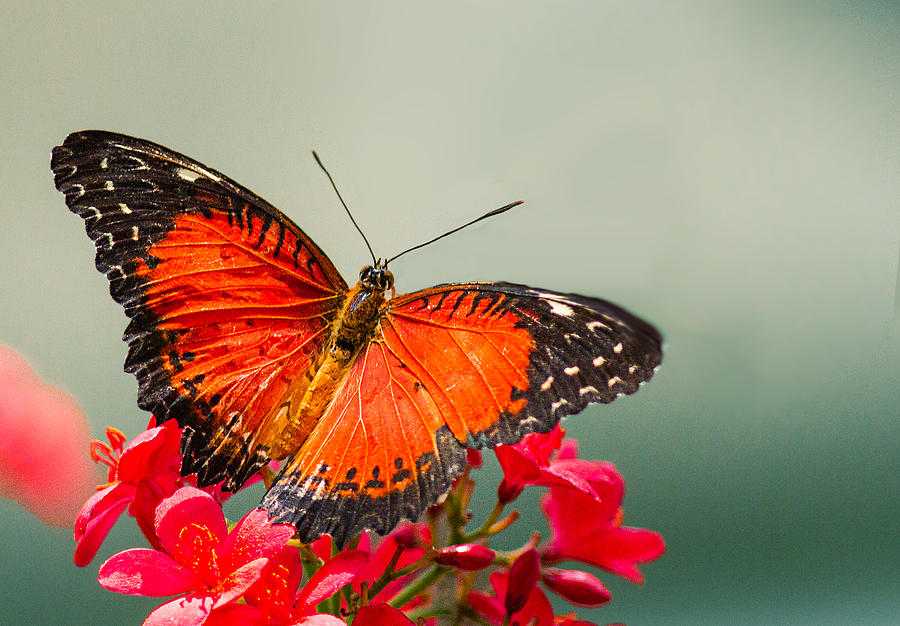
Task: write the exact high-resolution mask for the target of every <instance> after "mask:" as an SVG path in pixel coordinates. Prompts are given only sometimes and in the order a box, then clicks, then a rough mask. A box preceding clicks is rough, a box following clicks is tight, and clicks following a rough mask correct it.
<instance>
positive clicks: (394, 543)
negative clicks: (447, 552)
mask: <svg viewBox="0 0 900 626" xmlns="http://www.w3.org/2000/svg"><path fill="white" fill-rule="evenodd" d="M363 537H364V538H365V537H366V535H365V534H363ZM360 543H362V542H360ZM426 547H431V531H430V529H429V528H428V524H424V523H418V524H413V523H411V522H406V523H403V524H400V525H399V526H397V528H396V529H394V531H393V532H392V533H391V534H389V535H388V536H386V537H385V538H384V539H382V540H381V543H379V544H378V547H377V548H376V549H375V552H374V553H373V554H372V559H371V560H370V561H369V564H368V565H367V566H366V567H365V569H364V570H363V571H362V572H360V576H359V580H360V581H362V580H368V581H374V580H377V579H378V578H379V577H381V575H382V574H383V573H384V570H385V569H387V567H388V565H390V563H391V561H392V560H393V559H394V558H395V556H396V558H397V561H396V563H395V564H394V569H400V568H403V567H406V566H407V565H410V564H412V563H414V562H415V561H418V560H419V559H420V558H422V557H423V556H425V551H426ZM398 550H399V551H400V554H399V555H397V551H398ZM411 579H412V576H402V577H400V578H398V579H397V580H394V581H392V582H391V583H389V584H388V585H387V586H386V587H385V588H384V589H382V590H381V591H380V592H379V593H378V594H377V595H376V596H375V597H373V598H372V602H373V603H378V602H387V601H388V600H390V599H391V598H392V597H394V596H395V595H396V594H397V592H399V591H400V590H401V589H402V588H403V587H405V586H406V584H407V583H408V582H409V581H410V580H411Z"/></svg>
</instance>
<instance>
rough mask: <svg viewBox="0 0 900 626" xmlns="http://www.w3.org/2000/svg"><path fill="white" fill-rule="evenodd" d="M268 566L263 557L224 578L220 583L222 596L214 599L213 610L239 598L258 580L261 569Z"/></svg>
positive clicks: (266, 560)
mask: <svg viewBox="0 0 900 626" xmlns="http://www.w3.org/2000/svg"><path fill="white" fill-rule="evenodd" d="M268 564H269V559H267V558H265V557H263V558H261V559H256V560H255V561H250V562H249V563H247V564H246V565H244V566H243V567H240V568H238V569H236V570H234V571H233V572H231V573H230V574H228V576H226V577H225V578H224V579H223V580H222V583H221V589H222V594H221V595H220V596H219V597H218V598H216V602H215V604H214V605H213V608H214V609H217V608H219V607H220V606H225V605H226V604H228V603H229V602H233V601H234V600H237V599H238V598H240V597H241V596H242V595H244V593H245V592H246V591H247V590H248V589H250V587H252V586H253V585H254V583H256V581H257V580H259V577H260V575H261V574H262V571H263V568H265V566H266V565H268Z"/></svg>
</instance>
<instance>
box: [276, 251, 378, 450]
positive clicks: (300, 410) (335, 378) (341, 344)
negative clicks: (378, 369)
mask: <svg viewBox="0 0 900 626" xmlns="http://www.w3.org/2000/svg"><path fill="white" fill-rule="evenodd" d="M369 270H373V271H372V272H369ZM392 286H393V276H392V275H391V273H390V272H388V271H387V270H384V269H383V268H382V269H381V270H379V268H371V267H369V268H363V271H362V272H361V273H360V280H359V282H358V283H357V284H356V285H355V286H354V287H353V288H352V289H350V290H349V291H348V292H347V295H346V297H345V298H344V302H343V305H342V307H341V310H340V312H339V313H338V315H337V316H336V317H335V320H334V322H333V323H332V326H331V331H330V336H329V339H328V343H327V348H326V349H325V350H323V351H321V352H320V354H319V358H318V359H316V361H314V362H313V363H312V365H311V366H310V368H309V370H308V372H307V375H306V376H305V377H304V378H303V379H302V380H299V381H297V382H296V383H295V385H294V386H293V387H292V388H291V389H290V390H289V392H288V394H286V397H285V398H284V400H283V402H282V403H281V406H280V407H279V415H278V417H277V418H276V419H277V421H278V422H280V423H281V424H280V430H281V436H280V437H279V438H278V441H277V442H276V443H275V445H273V446H272V447H271V448H270V450H269V454H270V456H271V457H272V458H280V457H281V456H283V455H286V454H287V453H288V452H289V451H291V450H296V449H297V448H298V447H299V445H300V444H302V443H303V441H305V440H306V438H307V437H308V436H309V434H310V432H312V429H313V427H314V426H315V424H316V421H317V420H318V419H319V418H320V417H321V416H322V415H323V414H324V413H325V410H326V409H327V408H328V405H329V404H331V401H332V400H333V399H334V397H335V395H336V394H337V392H338V390H339V389H340V385H341V383H342V382H343V381H344V380H345V379H346V377H347V372H348V371H349V370H350V368H351V367H352V366H353V363H354V361H355V360H356V358H357V357H358V356H359V354H360V352H362V350H363V348H365V347H366V345H368V343H369V341H370V340H371V338H372V337H373V335H374V334H375V331H376V328H377V327H378V322H379V320H380V319H381V316H382V314H383V306H384V304H385V302H386V297H385V292H386V291H387V289H389V288H390V287H392Z"/></svg>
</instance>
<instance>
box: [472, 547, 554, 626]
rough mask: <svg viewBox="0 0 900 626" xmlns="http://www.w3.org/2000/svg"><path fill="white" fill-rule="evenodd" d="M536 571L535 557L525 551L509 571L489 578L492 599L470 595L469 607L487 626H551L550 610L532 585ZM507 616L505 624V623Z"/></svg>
mask: <svg viewBox="0 0 900 626" xmlns="http://www.w3.org/2000/svg"><path fill="white" fill-rule="evenodd" d="M523 559H524V560H523ZM538 567H539V561H538V558H537V553H536V552H535V551H534V550H529V551H528V552H526V553H525V554H524V555H522V556H520V557H519V558H518V559H516V561H515V562H514V563H513V565H512V567H511V568H510V569H509V570H504V571H497V572H493V573H492V574H491V577H490V580H491V587H493V588H494V595H493V596H491V595H489V594H487V593H484V592H483V591H470V592H469V604H470V605H471V606H472V608H473V609H475V611H477V612H478V613H479V615H481V616H482V617H483V618H484V619H485V620H487V622H488V623H490V624H495V625H499V624H506V623H508V624H510V626H516V625H519V626H525V624H529V625H534V626H552V625H553V608H552V607H551V606H550V601H549V600H547V596H546V595H544V592H543V591H541V588H540V587H538V586H537V585H536V584H535V583H536V582H537V579H538V575H539V571H538ZM510 610H513V612H512V613H510V612H509V611H510ZM507 616H508V619H509V621H508V622H507V621H505V620H506V619H507Z"/></svg>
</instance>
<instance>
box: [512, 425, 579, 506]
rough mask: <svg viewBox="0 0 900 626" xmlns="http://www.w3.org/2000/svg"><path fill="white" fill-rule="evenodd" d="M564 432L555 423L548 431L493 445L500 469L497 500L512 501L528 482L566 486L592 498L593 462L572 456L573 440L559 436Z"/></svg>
mask: <svg viewBox="0 0 900 626" xmlns="http://www.w3.org/2000/svg"><path fill="white" fill-rule="evenodd" d="M565 434H566V431H564V430H563V429H562V428H561V427H560V426H559V425H558V424H557V425H556V427H555V428H554V429H553V430H551V431H550V432H548V433H532V434H530V435H526V436H525V438H523V439H522V441H520V442H519V443H517V444H515V445H510V446H497V447H496V448H494V452H495V453H496V455H497V460H498V461H499V462H500V467H502V468H503V481H502V482H501V483H500V486H499V487H498V488H497V494H498V497H499V498H500V501H501V502H503V503H508V502H512V501H513V500H515V499H516V498H517V497H518V496H519V494H520V493H522V490H523V489H524V488H525V487H527V486H529V485H537V486H541V487H553V486H569V487H572V488H573V489H578V490H579V491H583V492H584V493H586V494H588V495H591V496H595V497H596V495H597V494H595V493H594V490H593V488H592V486H591V481H592V480H593V479H595V478H597V468H596V465H595V464H594V462H592V461H584V460H581V459H578V458H575V457H576V456H577V443H576V442H575V440H574V439H563V437H564V436H565Z"/></svg>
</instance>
